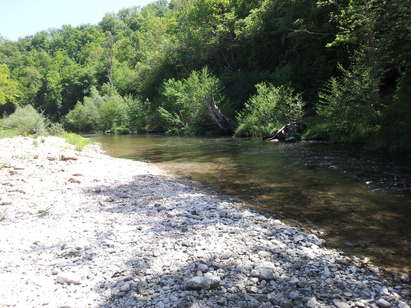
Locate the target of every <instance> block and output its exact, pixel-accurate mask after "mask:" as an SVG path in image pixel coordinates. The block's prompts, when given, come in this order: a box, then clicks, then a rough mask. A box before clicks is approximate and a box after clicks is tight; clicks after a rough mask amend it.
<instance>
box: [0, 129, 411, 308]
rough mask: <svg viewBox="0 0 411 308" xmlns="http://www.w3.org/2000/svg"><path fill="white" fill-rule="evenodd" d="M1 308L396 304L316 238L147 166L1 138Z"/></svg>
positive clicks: (401, 290) (392, 295)
mask: <svg viewBox="0 0 411 308" xmlns="http://www.w3.org/2000/svg"><path fill="white" fill-rule="evenodd" d="M0 149H1V150H0V183H1V186H0V220H1V221H0V258H1V262H0V307H1V308H3V307H22V308H23V307H24V308H27V307H53V308H54V307H60V308H63V307H65V308H68V307H71V308H80V307H81V308H83V307H99V308H109V307H160V308H161V307H181V308H183V307H187V308H188V307H192V308H194V307H196V308H199V307H311V308H314V307H337V308H345V307H399V308H407V307H409V304H410V291H409V277H408V276H407V275H406V274H405V275H403V276H402V277H401V279H402V281H396V282H395V281H387V280H385V279H384V278H383V277H381V276H378V274H376V273H375V271H370V270H369V269H368V268H367V267H366V266H365V265H363V264H362V263H360V262H356V261H355V260H352V259H349V258H347V257H345V256H344V255H343V254H342V253H341V252H339V251H336V250H332V249H328V248H326V245H325V242H324V240H322V239H320V238H318V237H317V236H315V235H314V234H308V233H304V232H302V231H300V230H298V229H297V228H294V227H290V226H288V225H286V224H284V223H282V222H281V221H279V220H275V219H272V218H267V217H264V216H262V215H260V214H258V213H255V212H253V211H251V210H249V209H246V208H243V207H241V206H240V205H241V204H240V203H239V202H238V201H236V200H233V199H230V198H226V197H223V196H218V195H216V194H214V193H211V192H210V191H208V190H206V189H203V188H201V186H199V185H197V184H195V183H191V182H189V181H182V180H177V179H175V178H173V177H171V176H169V175H167V174H166V173H164V172H163V171H161V170H159V169H157V168H156V167H154V166H152V165H149V164H146V163H142V162H135V161H129V160H122V159H116V158H111V157H109V156H106V155H104V154H102V153H101V151H100V150H99V148H98V146H96V145H92V146H89V147H88V148H86V149H85V150H84V151H83V152H76V151H74V150H73V149H72V147H71V146H69V145H67V144H66V143H65V142H64V141H63V140H62V139H59V138H53V137H48V138H44V139H37V140H34V139H30V138H22V137H21V138H13V139H3V140H0Z"/></svg>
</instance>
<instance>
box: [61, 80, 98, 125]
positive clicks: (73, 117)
mask: <svg viewBox="0 0 411 308" xmlns="http://www.w3.org/2000/svg"><path fill="white" fill-rule="evenodd" d="M102 104H103V99H102V97H101V96H100V94H99V93H98V92H97V90H96V89H95V88H94V89H93V90H92V91H91V96H88V97H85V98H84V102H83V103H81V102H78V103H77V104H76V105H75V107H74V108H73V109H72V110H71V111H70V112H69V113H68V114H67V115H66V117H65V118H64V126H65V127H66V128H67V129H69V130H72V131H76V132H92V131H96V130H98V129H99V125H100V124H99V123H100V113H99V107H100V106H101V105H102Z"/></svg>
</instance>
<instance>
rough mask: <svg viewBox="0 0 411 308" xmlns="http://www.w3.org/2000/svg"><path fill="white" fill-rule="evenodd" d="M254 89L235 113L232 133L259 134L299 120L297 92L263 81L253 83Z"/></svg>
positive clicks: (300, 103) (300, 113) (301, 112)
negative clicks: (252, 93) (235, 118)
mask: <svg viewBox="0 0 411 308" xmlns="http://www.w3.org/2000/svg"><path fill="white" fill-rule="evenodd" d="M256 88H257V94H256V95H254V96H252V97H251V98H250V99H249V101H248V102H247V103H246V104H245V107H244V110H243V111H242V112H240V113H239V114H238V116H237V120H238V123H239V125H238V128H237V129H236V131H235V135H236V136H253V137H261V136H265V135H268V134H270V133H272V132H273V131H275V130H277V129H279V128H281V127H282V126H284V125H286V124H288V123H299V122H300V121H301V120H302V117H303V115H304V112H303V107H304V104H303V101H302V98H301V95H299V94H295V93H294V91H293V90H292V89H290V88H287V87H283V86H280V87H275V86H273V85H272V84H266V83H260V84H257V85H256Z"/></svg>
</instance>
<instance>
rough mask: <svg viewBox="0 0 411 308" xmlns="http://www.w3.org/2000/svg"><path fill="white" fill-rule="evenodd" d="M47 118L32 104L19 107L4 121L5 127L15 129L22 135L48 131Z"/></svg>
mask: <svg viewBox="0 0 411 308" xmlns="http://www.w3.org/2000/svg"><path fill="white" fill-rule="evenodd" d="M46 123H47V120H46V118H45V117H44V116H43V115H42V114H41V113H39V112H38V111H37V110H36V109H34V108H33V106H31V105H27V106H24V107H17V109H16V111H15V112H14V113H12V114H11V115H10V116H9V117H7V118H5V119H4V120H3V121H2V126H3V128H5V129H10V130H15V131H17V132H18V133H19V134H21V135H34V134H37V135H41V134H44V133H46V126H47V125H46Z"/></svg>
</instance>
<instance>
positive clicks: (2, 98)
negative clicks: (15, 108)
mask: <svg viewBox="0 0 411 308" xmlns="http://www.w3.org/2000/svg"><path fill="white" fill-rule="evenodd" d="M19 87H20V85H19V82H18V81H16V80H14V79H12V78H11V76H10V71H9V68H8V67H7V65H5V64H0V105H4V104H6V103H12V104H17V102H18V98H19V97H20V96H21V91H20V89H19Z"/></svg>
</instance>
